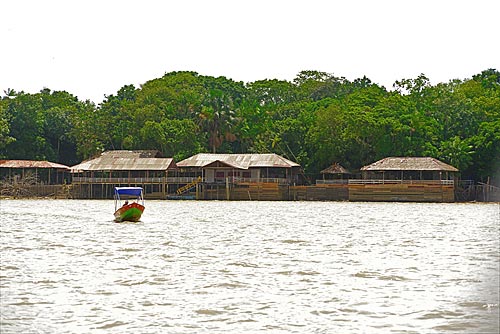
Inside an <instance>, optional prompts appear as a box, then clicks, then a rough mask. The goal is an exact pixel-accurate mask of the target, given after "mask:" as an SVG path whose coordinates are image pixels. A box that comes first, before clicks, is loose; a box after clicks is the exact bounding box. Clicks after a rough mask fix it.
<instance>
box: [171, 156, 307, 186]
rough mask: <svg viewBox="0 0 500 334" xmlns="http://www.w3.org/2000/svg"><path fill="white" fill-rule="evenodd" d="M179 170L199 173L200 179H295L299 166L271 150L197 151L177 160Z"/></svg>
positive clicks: (216, 181)
mask: <svg viewBox="0 0 500 334" xmlns="http://www.w3.org/2000/svg"><path fill="white" fill-rule="evenodd" d="M177 166H178V167H179V168H180V169H181V172H182V171H184V172H185V173H186V172H187V173H189V172H191V173H193V174H195V175H196V176H202V178H203V180H204V182H208V183H224V182H226V180H227V179H228V178H229V179H230V181H232V182H233V181H245V182H277V183H284V184H291V183H294V182H297V180H298V175H299V170H300V165H299V164H297V163H295V162H293V161H290V160H288V159H286V158H284V157H282V156H279V155H277V154H274V153H269V154H255V153H249V154H212V153H199V154H196V155H194V156H192V157H190V158H187V159H185V160H182V161H180V162H178V163H177Z"/></svg>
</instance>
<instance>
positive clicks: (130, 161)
mask: <svg viewBox="0 0 500 334" xmlns="http://www.w3.org/2000/svg"><path fill="white" fill-rule="evenodd" d="M157 155H158V151H107V152H103V153H102V154H101V155H100V156H99V157H97V158H94V159H90V160H86V161H83V162H82V163H80V164H78V165H76V166H73V167H71V172H72V173H78V172H82V171H114V170H142V171H143V170H154V171H165V170H167V169H175V168H176V164H175V162H174V160H173V159H172V158H155V157H154V156H157ZM151 156H153V157H151Z"/></svg>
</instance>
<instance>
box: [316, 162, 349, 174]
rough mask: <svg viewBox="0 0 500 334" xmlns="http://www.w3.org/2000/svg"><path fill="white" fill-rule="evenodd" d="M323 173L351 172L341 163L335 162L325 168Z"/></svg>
mask: <svg viewBox="0 0 500 334" xmlns="http://www.w3.org/2000/svg"><path fill="white" fill-rule="evenodd" d="M320 173H321V174H351V172H349V171H348V170H347V169H345V168H344V167H342V166H341V165H340V164H339V163H337V162H335V163H333V164H332V165H331V166H330V167H327V168H325V169H323V170H322V171H321V172H320Z"/></svg>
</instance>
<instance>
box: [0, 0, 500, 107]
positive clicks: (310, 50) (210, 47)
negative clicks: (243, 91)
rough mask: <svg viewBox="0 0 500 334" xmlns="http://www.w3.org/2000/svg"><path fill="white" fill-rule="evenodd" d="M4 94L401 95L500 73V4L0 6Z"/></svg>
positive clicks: (265, 0) (187, 0)
mask: <svg viewBox="0 0 500 334" xmlns="http://www.w3.org/2000/svg"><path fill="white" fill-rule="evenodd" d="M0 4H1V6H0V10H1V13H2V14H1V15H0V34H1V44H0V45H1V49H0V95H3V91H4V90H6V89H7V88H12V89H14V90H16V91H25V92H30V93H35V92H38V91H40V90H41V89H43V88H44V87H46V88H50V89H52V90H65V91H68V92H69V93H72V94H74V95H76V96H78V98H79V99H81V100H86V99H89V100H92V101H94V102H96V103H100V102H101V101H102V100H103V98H104V95H110V94H115V93H116V92H117V91H118V90H119V89H120V88H121V87H123V86H124V85H127V84H134V85H135V86H137V87H139V86H140V85H141V84H142V83H144V82H146V81H148V80H151V79H154V78H158V77H161V76H162V75H163V74H164V73H167V72H171V71H180V70H190V71H196V72H198V73H200V74H202V75H211V76H225V77H227V78H231V79H233V80H236V81H244V82H252V81H255V80H263V79H284V80H292V79H293V78H294V77H295V76H296V74H297V73H298V72H299V71H301V70H318V71H324V72H328V73H334V74H335V75H337V76H344V77H346V78H347V79H349V80H353V79H355V78H358V77H362V76H363V75H366V76H367V77H368V78H370V79H371V80H372V81H374V82H376V83H378V84H381V85H384V86H386V87H387V88H391V87H392V84H393V83H394V81H395V80H399V79H402V78H415V77H417V76H418V75H419V74H420V73H424V74H425V75H427V77H429V78H430V79H431V82H432V83H437V82H448V81H449V80H450V79H455V78H459V79H463V78H470V77H471V76H472V75H474V74H477V73H480V72H481V71H482V70H485V69H488V68H496V69H497V70H500V24H499V23H498V17H499V13H500V1H498V0H474V1H463V0H344V1H337V0H329V1H328V0H324V1H323V0H307V1H306V0H304V1H295V0H251V1H247V0H178V1H168V0H163V1H160V0H140V1H139V0H116V1H114V0H84V1H83V0H60V1H56V0H44V1H41V0H15V1H3V0H1V1H0Z"/></svg>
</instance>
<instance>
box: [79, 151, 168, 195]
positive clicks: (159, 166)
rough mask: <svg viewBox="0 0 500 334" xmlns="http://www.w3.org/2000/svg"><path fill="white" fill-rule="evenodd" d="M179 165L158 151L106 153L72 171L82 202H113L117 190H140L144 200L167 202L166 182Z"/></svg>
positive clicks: (84, 162)
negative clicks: (165, 199) (87, 199)
mask: <svg viewBox="0 0 500 334" xmlns="http://www.w3.org/2000/svg"><path fill="white" fill-rule="evenodd" d="M176 171H177V165H176V163H175V162H174V160H173V159H172V158H163V157H161V155H160V153H159V152H158V151H142V150H137V151H126V150H116V151H106V152H103V153H101V154H100V155H99V156H97V157H94V158H92V159H89V160H86V161H83V162H81V163H80V164H78V165H76V166H73V167H71V174H72V179H73V185H75V186H77V187H78V188H79V192H78V193H79V195H78V197H81V198H112V197H113V188H114V187H115V186H141V187H143V188H144V191H145V197H148V198H165V196H166V194H167V193H168V182H167V179H168V177H169V176H171V175H175V172H176Z"/></svg>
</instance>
